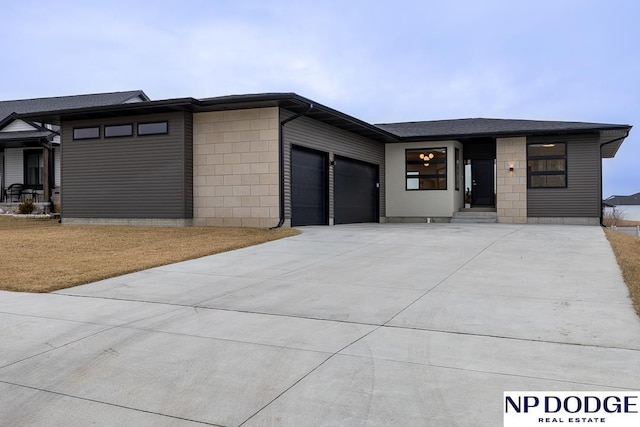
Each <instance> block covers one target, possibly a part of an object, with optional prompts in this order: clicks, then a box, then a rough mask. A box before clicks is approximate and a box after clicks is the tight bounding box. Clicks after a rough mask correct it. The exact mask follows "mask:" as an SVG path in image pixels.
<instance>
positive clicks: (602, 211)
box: [600, 131, 629, 227]
mask: <svg viewBox="0 0 640 427" xmlns="http://www.w3.org/2000/svg"><path fill="white" fill-rule="evenodd" d="M628 136H629V131H627V134H626V135H625V136H623V137H621V138H616V139H612V140H611V141H608V142H603V143H602V144H600V226H601V227H604V205H603V203H602V186H603V182H602V147H604V146H605V145H609V144H613V143H614V142H618V141H621V140H624V139H625V138H626V137H628Z"/></svg>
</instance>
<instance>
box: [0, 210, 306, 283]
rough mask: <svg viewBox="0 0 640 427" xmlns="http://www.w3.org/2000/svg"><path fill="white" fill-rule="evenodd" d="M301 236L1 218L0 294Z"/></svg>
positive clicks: (292, 231)
mask: <svg viewBox="0 0 640 427" xmlns="http://www.w3.org/2000/svg"><path fill="white" fill-rule="evenodd" d="M299 233H300V232H299V231H298V230H295V229H291V228H280V229H276V230H268V229H256V228H232V227H133V226H85V225H83V226H80V225H60V224H58V221H57V220H42V219H27V218H16V217H10V216H0V265H1V267H0V289H2V290H10V291H24V292H50V291H54V290H57V289H63V288H68V287H71V286H77V285H80V284H84V283H89V282H93V281H96V280H101V279H106V278H109V277H114V276H119V275H121V274H125V273H131V272H134V271H139V270H144V269H146V268H151V267H157V266H160V265H165V264H170V263H173V262H178V261H184V260H188V259H194V258H199V257H202V256H205V255H211V254H215V253H219V252H225V251H229V250H233V249H238V248H243V247H247V246H252V245H256V244H259V243H264V242H268V241H271V240H276V239H281V238H283V237H288V236H293V235H296V234H299Z"/></svg>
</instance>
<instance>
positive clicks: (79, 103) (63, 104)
mask: <svg viewBox="0 0 640 427" xmlns="http://www.w3.org/2000/svg"><path fill="white" fill-rule="evenodd" d="M144 101H149V98H148V97H147V96H146V95H145V94H144V92H142V91H139V90H138V91H130V92H116V93H101V94H94V95H78V96H63V97H54V98H38V99H25V100H18V101H1V102H0V190H1V191H0V202H3V203H5V204H8V205H11V203H12V202H15V203H18V202H19V200H21V199H23V198H24V196H25V195H27V197H29V198H33V199H35V201H37V202H39V203H48V202H49V201H50V200H51V198H52V196H53V195H54V194H55V193H59V187H60V178H61V173H60V172H61V168H60V132H59V130H60V129H59V126H57V125H54V124H48V123H43V122H42V121H37V120H35V121H34V120H25V119H20V118H18V115H19V114H26V113H32V112H35V111H43V110H51V109H67V108H86V107H95V106H105V105H114V104H122V103H131V102H144ZM12 184H20V188H21V192H22V194H20V191H19V192H18V193H16V194H13V195H12V197H10V198H9V200H5V199H6V197H5V192H6V190H7V188H9V187H10V186H11V185H12ZM15 187H16V186H14V187H13V188H15Z"/></svg>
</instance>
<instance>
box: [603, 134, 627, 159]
mask: <svg viewBox="0 0 640 427" xmlns="http://www.w3.org/2000/svg"><path fill="white" fill-rule="evenodd" d="M630 131H631V126H628V127H627V128H626V129H603V130H601V131H600V146H601V147H602V148H601V150H600V151H601V153H600V155H601V156H602V158H603V159H612V158H613V157H614V156H615V155H616V153H617V152H618V149H620V146H621V145H622V143H623V142H624V139H625V138H626V137H627V136H629V132H630Z"/></svg>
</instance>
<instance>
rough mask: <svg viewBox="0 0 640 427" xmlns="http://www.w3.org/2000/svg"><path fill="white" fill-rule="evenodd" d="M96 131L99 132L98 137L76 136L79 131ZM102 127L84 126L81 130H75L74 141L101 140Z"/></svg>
mask: <svg viewBox="0 0 640 427" xmlns="http://www.w3.org/2000/svg"><path fill="white" fill-rule="evenodd" d="M89 129H96V130H97V131H98V135H97V136H78V135H77V134H76V132H77V131H83V130H89ZM100 133H101V132H100V126H84V127H79V128H73V139H74V140H83V139H100Z"/></svg>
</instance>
